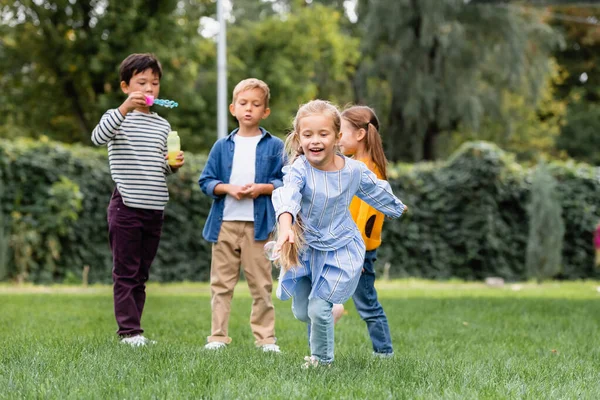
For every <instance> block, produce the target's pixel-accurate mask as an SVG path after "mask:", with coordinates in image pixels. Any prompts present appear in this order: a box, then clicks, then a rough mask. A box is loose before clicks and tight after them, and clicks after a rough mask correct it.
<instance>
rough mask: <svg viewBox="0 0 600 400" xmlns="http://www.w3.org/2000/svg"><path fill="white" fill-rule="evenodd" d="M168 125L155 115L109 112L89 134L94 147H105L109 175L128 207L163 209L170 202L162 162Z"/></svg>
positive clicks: (133, 112)
mask: <svg viewBox="0 0 600 400" xmlns="http://www.w3.org/2000/svg"><path fill="white" fill-rule="evenodd" d="M170 130H171V125H169V123H168V122H167V120H165V119H164V118H162V117H160V116H158V115H157V114H156V113H150V114H146V113H143V112H139V111H132V112H130V113H128V114H127V115H126V116H123V115H122V114H121V112H120V111H119V110H118V109H114V110H108V111H107V112H106V113H104V115H103V116H102V118H101V119H100V122H99V123H98V125H97V126H96V128H94V131H93V132H92V141H93V142H94V144H96V145H103V144H108V161H109V165H110V173H111V176H112V179H113V181H114V182H115V184H116V185H117V189H118V190H119V193H120V194H121V197H122V198H123V203H124V204H125V205H127V206H129V207H135V208H145V209H151V210H163V209H164V208H165V205H166V204H167V202H168V201H169V191H168V189H167V182H166V178H165V177H166V175H168V174H171V173H172V172H173V171H172V170H171V168H170V167H169V164H168V163H167V161H166V160H165V155H166V154H167V136H168V134H169V132H170Z"/></svg>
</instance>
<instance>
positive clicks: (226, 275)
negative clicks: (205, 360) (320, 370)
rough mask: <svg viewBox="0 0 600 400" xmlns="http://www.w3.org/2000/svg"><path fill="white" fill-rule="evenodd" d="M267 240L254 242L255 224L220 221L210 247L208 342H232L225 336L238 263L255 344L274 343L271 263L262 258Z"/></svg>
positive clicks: (237, 272) (237, 273) (238, 273)
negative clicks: (246, 290) (249, 300)
mask: <svg viewBox="0 0 600 400" xmlns="http://www.w3.org/2000/svg"><path fill="white" fill-rule="evenodd" d="M265 243H266V240H263V241H256V240H254V222H244V221H223V224H222V225H221V231H220V232H219V238H218V239H217V243H213V245H212V261H211V266H210V290H211V310H212V323H211V335H210V336H209V337H208V338H207V340H208V342H223V343H227V344H229V343H231V338H230V337H229V336H228V332H227V331H228V325H229V314H230V312H231V299H232V298H233V289H234V288H235V285H236V283H237V282H238V280H239V279H240V264H241V267H242V268H243V269H244V275H245V277H246V280H247V281H248V287H249V288H250V294H251V295H252V299H253V300H252V312H251V313H250V327H251V328H252V333H253V334H254V338H255V342H254V343H255V344H256V345H257V346H262V345H264V344H272V343H275V342H276V338H275V307H274V306H273V301H272V300H271V292H272V289H273V280H272V278H271V262H270V261H269V260H267V258H266V257H265V256H264V252H263V246H264V245H265Z"/></svg>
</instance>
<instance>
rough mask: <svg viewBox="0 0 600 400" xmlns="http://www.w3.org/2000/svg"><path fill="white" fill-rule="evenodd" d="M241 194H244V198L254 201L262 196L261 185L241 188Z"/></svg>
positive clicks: (252, 184) (250, 184) (248, 185)
mask: <svg viewBox="0 0 600 400" xmlns="http://www.w3.org/2000/svg"><path fill="white" fill-rule="evenodd" d="M242 193H243V194H244V197H249V198H251V199H255V198H257V197H258V196H260V195H261V194H263V193H262V187H261V185H260V184H257V183H249V184H247V185H244V186H242Z"/></svg>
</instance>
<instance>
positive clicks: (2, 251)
mask: <svg viewBox="0 0 600 400" xmlns="http://www.w3.org/2000/svg"><path fill="white" fill-rule="evenodd" d="M3 191H4V180H3V179H2V171H1V170H0V201H1V200H2V199H3V195H2V194H3ZM4 220H5V218H4V212H3V210H2V209H1V208H0V281H2V280H4V279H6V278H7V277H8V258H9V254H8V250H9V246H8V244H9V243H8V235H7V234H6V227H5V223H4Z"/></svg>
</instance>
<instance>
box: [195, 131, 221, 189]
mask: <svg viewBox="0 0 600 400" xmlns="http://www.w3.org/2000/svg"><path fill="white" fill-rule="evenodd" d="M223 143H224V142H223V141H222V140H219V141H217V143H215V145H214V146H213V148H212V149H211V150H210V153H209V154H208V159H207V160H206V164H205V165H204V169H203V170H202V173H201V174H200V178H198V184H199V185H200V190H202V192H203V193H204V194H205V195H207V196H210V197H212V198H214V199H218V198H220V197H221V196H223V195H224V194H225V193H226V192H222V191H219V193H217V192H216V190H215V189H216V188H217V185H219V184H223V180H222V179H220V177H221V175H222V173H220V172H221V169H220V168H219V165H220V164H221V156H220V154H221V146H222V145H223ZM220 189H221V190H223V189H224V188H223V187H221V188H220Z"/></svg>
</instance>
